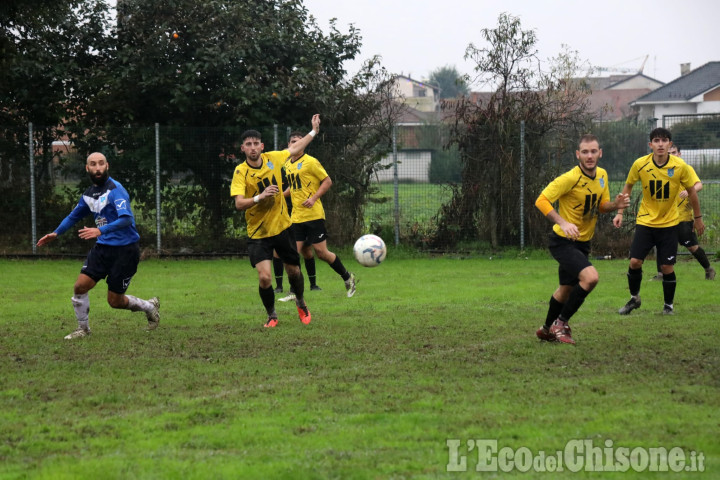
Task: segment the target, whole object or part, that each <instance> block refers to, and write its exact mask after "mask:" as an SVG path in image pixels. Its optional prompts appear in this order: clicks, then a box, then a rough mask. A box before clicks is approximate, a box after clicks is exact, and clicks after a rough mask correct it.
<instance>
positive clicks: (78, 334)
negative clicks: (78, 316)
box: [65, 327, 90, 340]
mask: <svg viewBox="0 0 720 480" xmlns="http://www.w3.org/2000/svg"><path fill="white" fill-rule="evenodd" d="M88 336H90V329H89V328H82V327H78V328H77V329H76V330H75V331H74V332H72V333H68V334H67V335H65V340H73V339H75V338H82V337H88Z"/></svg>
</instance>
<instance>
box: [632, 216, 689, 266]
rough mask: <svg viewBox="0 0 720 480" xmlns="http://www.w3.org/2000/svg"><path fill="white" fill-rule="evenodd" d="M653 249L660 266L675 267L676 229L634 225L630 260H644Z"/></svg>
mask: <svg viewBox="0 0 720 480" xmlns="http://www.w3.org/2000/svg"><path fill="white" fill-rule="evenodd" d="M653 247H655V248H656V249H657V258H658V259H659V260H660V261H659V263H660V265H675V260H676V257H677V247H678V229H677V227H665V228H655V227H646V226H645V225H636V226H635V235H633V240H632V244H631V245H630V258H637V259H639V260H645V257H647V254H648V253H650V250H652V248H653Z"/></svg>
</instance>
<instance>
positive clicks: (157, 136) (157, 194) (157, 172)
mask: <svg viewBox="0 0 720 480" xmlns="http://www.w3.org/2000/svg"><path fill="white" fill-rule="evenodd" d="M160 205H161V202H160V124H159V123H156V124H155V222H156V229H157V253H158V255H160V252H161V251H162V240H161V233H160V228H161V226H162V221H161V216H162V215H161V211H160V209H161V206H160Z"/></svg>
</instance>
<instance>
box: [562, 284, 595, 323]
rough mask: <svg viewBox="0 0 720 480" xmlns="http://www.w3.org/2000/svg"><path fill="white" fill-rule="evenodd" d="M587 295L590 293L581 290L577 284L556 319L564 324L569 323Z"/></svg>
mask: <svg viewBox="0 0 720 480" xmlns="http://www.w3.org/2000/svg"><path fill="white" fill-rule="evenodd" d="M589 293H590V292H588V291H587V290H585V289H584V288H582V287H581V286H580V284H579V283H578V284H577V285H575V286H574V287H573V289H572V291H571V292H570V296H569V297H568V301H567V302H565V306H563V309H562V311H561V312H560V315H559V316H558V318H560V319H561V320H563V321H565V322H569V321H570V319H571V318H572V316H573V315H575V312H577V311H578V309H579V308H580V306H581V305H582V304H583V302H584V301H585V297H587V296H588V294H589Z"/></svg>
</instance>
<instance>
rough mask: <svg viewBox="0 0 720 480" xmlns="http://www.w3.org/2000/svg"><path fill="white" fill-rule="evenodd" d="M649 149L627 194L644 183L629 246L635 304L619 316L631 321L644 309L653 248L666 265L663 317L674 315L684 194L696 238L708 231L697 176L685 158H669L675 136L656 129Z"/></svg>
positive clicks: (634, 169) (618, 219) (631, 175)
mask: <svg viewBox="0 0 720 480" xmlns="http://www.w3.org/2000/svg"><path fill="white" fill-rule="evenodd" d="M649 145H650V149H651V150H652V153H651V154H650V155H646V156H644V157H640V158H638V159H637V160H635V162H634V163H633V164H632V166H631V167H630V172H629V173H628V176H627V180H626V181H625V187H624V188H623V191H622V193H624V194H627V195H628V196H629V195H630V193H631V192H632V188H633V185H635V183H637V182H638V181H639V182H640V184H641V186H642V202H641V203H640V208H639V210H638V213H637V216H636V226H635V234H634V235H633V240H632V244H631V245H630V267H629V268H628V273H627V276H628V287H629V289H630V300H628V302H627V303H626V304H625V305H624V306H623V307H622V308H621V309H620V310H618V313H619V314H620V315H627V314H629V313H630V312H632V311H633V310H635V309H636V308H640V305H641V303H642V302H641V300H640V284H641V283H642V266H643V262H644V260H645V257H646V256H647V254H648V253H649V252H650V250H652V248H653V247H655V248H656V249H657V256H658V258H660V259H661V262H662V273H663V279H662V280H663V296H664V300H665V304H664V306H663V310H662V313H663V314H665V315H672V314H673V313H674V311H675V310H674V306H673V301H674V298H675V287H676V277H675V268H674V265H675V260H676V258H677V246H678V228H677V225H678V222H679V214H678V208H677V197H678V193H679V191H680V190H681V189H683V190H686V191H687V194H688V198H687V199H688V201H689V202H690V205H691V206H692V210H693V216H694V228H695V231H696V232H697V235H698V236H700V235H702V234H703V232H704V231H705V224H704V223H703V221H702V214H701V213H700V200H699V199H698V195H697V192H696V191H695V188H694V184H695V179H697V176H695V177H694V178H693V176H692V171H691V170H690V168H688V165H687V164H686V163H685V162H684V161H683V160H682V159H681V158H679V157H676V156H673V155H670V154H669V150H670V147H671V146H672V135H671V134H670V131H668V130H666V129H664V128H656V129H654V130H653V131H652V132H650V143H649ZM698 180H699V179H698ZM622 216H623V212H622V209H619V210H618V213H617V215H615V218H614V219H613V224H614V225H615V227H617V228H620V226H622Z"/></svg>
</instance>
